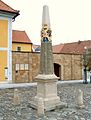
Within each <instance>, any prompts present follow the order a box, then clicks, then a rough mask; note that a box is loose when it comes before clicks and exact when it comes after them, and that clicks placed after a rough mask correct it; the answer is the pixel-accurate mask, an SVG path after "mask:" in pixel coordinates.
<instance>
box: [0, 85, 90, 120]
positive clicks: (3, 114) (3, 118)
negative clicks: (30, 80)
mask: <svg viewBox="0 0 91 120" xmlns="http://www.w3.org/2000/svg"><path fill="white" fill-rule="evenodd" d="M79 88H80V89H81V90H82V91H83V98H84V99H83V102H84V104H85V108H84V109H77V108H76V106H75V93H74V90H75V89H79ZM17 89H19V92H20V94H21V104H20V105H16V106H15V105H13V103H12V102H13V93H14V89H2V90H1V89H0V120H91V84H87V85H85V84H81V83H76V84H75V83H74V84H73V83H72V84H60V85H58V91H60V92H58V93H59V96H60V100H61V101H62V102H66V103H67V104H68V108H63V109H56V110H55V111H49V112H46V113H45V116H43V117H38V116H37V111H36V110H35V109H32V108H30V107H29V106H28V104H29V102H30V100H31V99H33V97H34V96H35V95H36V87H26V88H24V87H23V88H17Z"/></svg>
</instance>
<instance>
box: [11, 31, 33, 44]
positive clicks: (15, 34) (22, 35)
mask: <svg viewBox="0 0 91 120" xmlns="http://www.w3.org/2000/svg"><path fill="white" fill-rule="evenodd" d="M12 42H13V43H32V42H31V40H30V39H29V37H28V35H27V34H26V32H25V31H19V30H13V31H12Z"/></svg>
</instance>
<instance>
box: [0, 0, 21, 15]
mask: <svg viewBox="0 0 91 120" xmlns="http://www.w3.org/2000/svg"><path fill="white" fill-rule="evenodd" d="M0 11H2V12H7V13H14V14H16V15H17V16H18V15H19V11H17V10H14V9H13V8H11V7H10V6H8V5H7V4H6V3H4V2H3V1H1V0H0Z"/></svg>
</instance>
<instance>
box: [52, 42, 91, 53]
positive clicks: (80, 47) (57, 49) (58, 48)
mask: <svg viewBox="0 0 91 120" xmlns="http://www.w3.org/2000/svg"><path fill="white" fill-rule="evenodd" d="M85 47H87V48H91V40H86V41H78V42H72V43H65V44H59V45H55V46H53V53H64V54H65V53H66V54H83V52H84V48H85Z"/></svg>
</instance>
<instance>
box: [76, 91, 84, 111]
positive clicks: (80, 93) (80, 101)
mask: <svg viewBox="0 0 91 120" xmlns="http://www.w3.org/2000/svg"><path fill="white" fill-rule="evenodd" d="M84 107H85V106H84V103H83V91H82V90H81V89H78V94H77V108H80V109H81V108H84Z"/></svg>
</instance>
